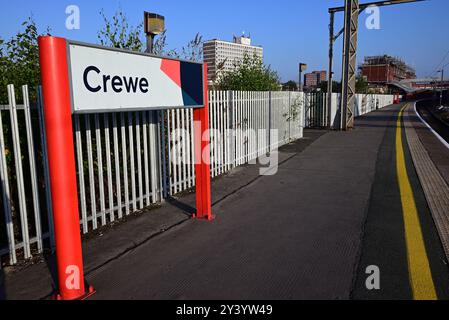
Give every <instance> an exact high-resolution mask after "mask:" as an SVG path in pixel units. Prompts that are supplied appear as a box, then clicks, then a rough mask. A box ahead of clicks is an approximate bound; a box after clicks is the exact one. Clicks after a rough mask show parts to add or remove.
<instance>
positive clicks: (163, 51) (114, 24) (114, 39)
mask: <svg viewBox="0 0 449 320" xmlns="http://www.w3.org/2000/svg"><path fill="white" fill-rule="evenodd" d="M100 15H101V17H102V18H103V21H104V26H103V28H102V29H101V30H100V31H99V32H98V34H97V37H98V40H99V41H100V44H101V45H103V46H107V47H113V48H120V49H128V50H133V51H140V52H142V51H145V49H146V45H145V44H144V42H143V41H142V40H141V37H140V35H141V34H142V29H143V23H141V24H139V25H138V26H137V27H134V26H130V24H129V22H128V17H127V16H126V14H125V13H123V11H122V10H121V9H119V10H118V11H116V13H115V14H114V16H113V17H112V20H109V19H108V17H106V15H105V13H104V10H101V11H100ZM167 46H168V45H167V30H164V31H163V32H162V33H161V34H160V35H159V36H158V37H157V39H156V41H155V42H154V44H153V53H154V54H155V55H159V56H167V57H173V58H182V59H185V60H190V61H195V62H201V61H202V60H203V37H202V36H201V35H200V34H199V33H197V34H196V36H195V38H193V39H192V40H190V41H189V42H188V43H187V45H186V46H184V47H182V49H181V52H178V51H177V50H176V49H170V50H168V49H167Z"/></svg>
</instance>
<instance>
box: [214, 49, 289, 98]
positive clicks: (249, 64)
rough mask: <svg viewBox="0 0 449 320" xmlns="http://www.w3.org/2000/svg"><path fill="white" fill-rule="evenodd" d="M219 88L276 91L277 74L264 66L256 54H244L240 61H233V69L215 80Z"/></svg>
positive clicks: (277, 88)
mask: <svg viewBox="0 0 449 320" xmlns="http://www.w3.org/2000/svg"><path fill="white" fill-rule="evenodd" d="M216 86H217V88H219V89H220V90H243V91H278V90H280V84H279V76H278V74H277V73H276V72H275V71H273V70H271V68H270V67H269V66H265V65H264V64H263V62H262V60H261V59H260V58H259V57H258V56H257V55H253V56H252V57H251V56H250V55H248V54H245V55H244V58H243V60H242V61H234V70H232V71H228V72H223V73H222V74H221V75H220V76H219V78H218V80H217V82H216Z"/></svg>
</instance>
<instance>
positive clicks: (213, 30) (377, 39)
mask: <svg viewBox="0 0 449 320" xmlns="http://www.w3.org/2000/svg"><path fill="white" fill-rule="evenodd" d="M0 1H1V10H0V37H2V38H6V39H7V38H9V37H11V36H12V35H13V34H15V33H16V32H17V31H18V30H20V24H21V22H22V21H23V20H25V19H26V18H27V17H28V16H29V15H30V14H32V15H33V16H34V18H35V20H36V22H37V23H38V26H39V27H40V28H41V30H42V31H43V30H44V29H45V27H46V26H49V27H50V28H51V29H52V34H53V35H57V36H63V37H67V38H69V39H74V40H79V41H85V42H91V43H96V42H97V37H96V35H97V31H98V30H99V29H100V28H101V27H102V20H101V18H100V15H99V11H100V10H101V9H102V8H104V10H105V12H106V14H107V15H111V16H112V15H113V13H114V12H115V11H116V10H117V9H118V8H119V7H121V8H122V9H123V11H124V12H125V13H126V14H127V15H128V17H129V19H130V22H131V24H133V25H137V24H138V23H140V21H141V20H142V16H143V11H144V10H147V11H152V12H157V13H160V14H162V15H164V16H165V17H166V27H167V30H168V31H167V40H168V45H169V48H180V47H182V46H183V45H185V44H186V43H187V42H188V41H189V40H190V39H192V38H193V37H194V36H195V34H196V33H197V32H200V33H201V34H202V35H203V37H204V38H205V39H212V38H219V39H222V40H231V39H232V36H233V35H234V34H235V35H239V34H241V33H242V32H243V31H244V32H245V33H247V34H248V33H250V34H251V36H252V38H253V43H255V44H258V45H262V46H263V47H264V60H265V63H267V64H270V65H271V66H272V68H273V69H275V70H277V71H278V72H279V74H280V76H281V78H282V80H284V81H286V80H289V79H295V80H296V79H297V69H298V67H297V64H298V62H300V61H301V62H305V63H307V64H308V65H309V71H310V70H319V69H327V53H328V21H329V15H328V13H327V8H329V7H333V6H340V5H342V4H343V2H344V1H343V0H277V1H273V0H246V1H241V0H240V1H238V0H226V1H210V0H209V1H199V0H190V1H170V0H151V1H150V0H121V1H118V0H95V1H92V0H90V1H88V0H70V1H66V0H40V1H31V0H16V1H10V0H8V1H6V0H0ZM367 1H369V0H361V3H363V2H367ZM71 4H75V5H78V6H79V8H80V11H81V29H80V30H67V29H66V28H65V20H66V17H67V15H66V14H65V8H66V7H67V6H68V5H71ZM448 14H449V1H448V0H429V1H427V2H422V3H416V4H405V5H400V6H393V7H386V8H381V14H380V19H381V20H380V23H381V25H380V27H381V28H380V30H368V29H367V28H365V19H366V17H367V15H366V14H364V13H363V14H362V15H361V20H360V29H361V30H360V35H359V52H358V60H359V62H360V61H362V59H363V57H364V56H365V55H376V54H384V53H385V54H390V55H394V56H399V57H402V58H403V59H404V60H405V61H406V62H407V63H409V64H410V65H412V66H413V67H415V68H416V70H417V73H418V76H422V77H424V76H428V75H430V74H433V75H434V76H435V75H436V74H434V71H435V68H436V67H437V65H438V64H439V63H440V61H441V59H442V58H443V57H444V56H445V54H446V53H447V52H448V51H449V19H448V16H449V15H448ZM342 18H343V14H342V13H340V14H338V16H337V20H336V28H337V29H338V28H339V27H340V26H341V25H342ZM341 50H342V49H341V38H340V39H339V41H338V42H337V45H336V47H335V52H336V57H335V68H336V69H335V72H336V75H337V76H339V75H340V73H341V72H340V71H341V70H340V69H341V66H340V65H341ZM447 62H449V56H448V57H447V58H446V63H447ZM447 73H448V74H449V70H448V71H447Z"/></svg>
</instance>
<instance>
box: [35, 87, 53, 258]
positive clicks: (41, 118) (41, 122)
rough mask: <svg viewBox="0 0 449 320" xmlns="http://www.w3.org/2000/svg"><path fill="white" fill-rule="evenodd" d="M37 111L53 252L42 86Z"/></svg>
mask: <svg viewBox="0 0 449 320" xmlns="http://www.w3.org/2000/svg"><path fill="white" fill-rule="evenodd" d="M37 97H38V98H37V111H38V116H39V132H40V135H41V147H42V162H43V166H44V183H45V201H46V204H47V216H48V232H49V234H50V246H51V250H52V252H54V249H55V231H54V226H53V206H52V203H51V186H50V172H49V169H48V156H47V155H48V151H47V134H46V132H45V123H44V103H43V97H42V86H39V87H38V89H37Z"/></svg>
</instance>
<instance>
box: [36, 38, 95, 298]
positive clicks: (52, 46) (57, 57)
mask: <svg viewBox="0 0 449 320" xmlns="http://www.w3.org/2000/svg"><path fill="white" fill-rule="evenodd" d="M39 56H40V65H41V74H42V76H41V77H42V88H43V98H44V116H45V130H46V134H47V146H48V164H49V172H50V185H51V198H52V206H53V220H54V229H55V243H56V259H57V270H58V282H59V283H58V287H59V292H58V295H57V298H58V299H62V300H75V299H82V298H84V297H86V296H88V295H90V294H92V293H93V288H89V291H88V292H86V290H85V284H84V272H83V256H82V248H81V235H80V223H79V211H78V191H77V182H76V168H75V148H74V144H73V128H72V113H71V99H70V87H69V75H68V64H67V43H66V40H65V39H63V38H56V37H49V36H46V37H39Z"/></svg>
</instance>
